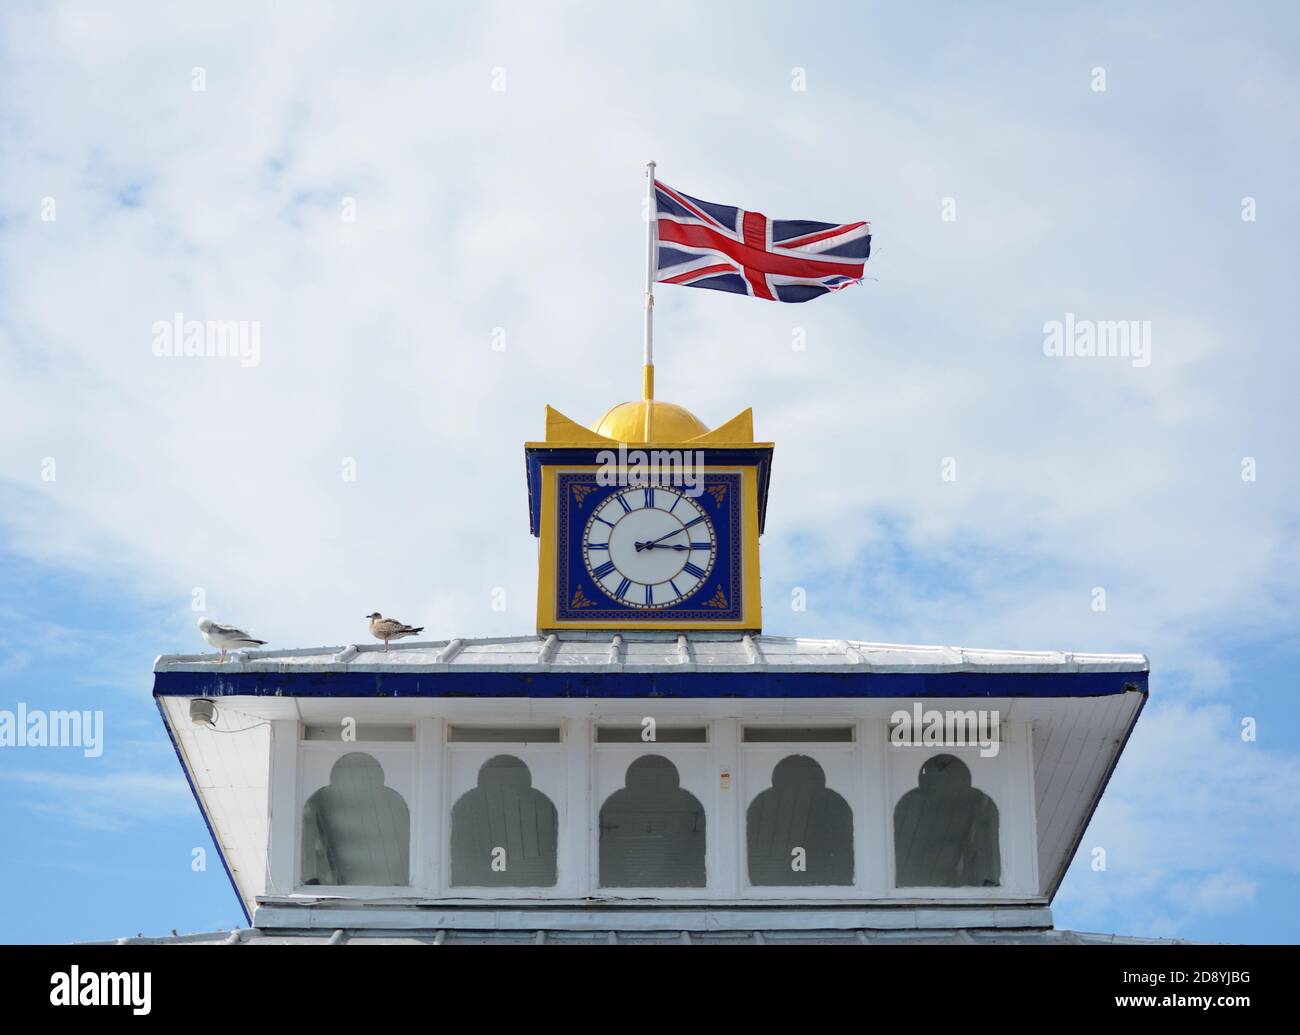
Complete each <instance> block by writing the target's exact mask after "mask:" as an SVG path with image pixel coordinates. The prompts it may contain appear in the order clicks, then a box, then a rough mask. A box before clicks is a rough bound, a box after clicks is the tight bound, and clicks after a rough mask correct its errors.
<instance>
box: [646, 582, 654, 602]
mask: <svg viewBox="0 0 1300 1035" xmlns="http://www.w3.org/2000/svg"><path fill="white" fill-rule="evenodd" d="M645 602H646V603H647V604H653V603H654V602H655V591H654V586H646V588H645Z"/></svg>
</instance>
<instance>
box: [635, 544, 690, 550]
mask: <svg viewBox="0 0 1300 1035" xmlns="http://www.w3.org/2000/svg"><path fill="white" fill-rule="evenodd" d="M636 548H637V549H638V550H677V551H678V552H680V551H682V550H689V549H690V547H689V546H681V545H677V546H667V545H663V546H661V545H658V544H656V543H637V544H636Z"/></svg>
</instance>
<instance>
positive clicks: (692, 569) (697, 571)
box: [683, 561, 704, 579]
mask: <svg viewBox="0 0 1300 1035" xmlns="http://www.w3.org/2000/svg"><path fill="white" fill-rule="evenodd" d="M683 571H685V572H686V574H687V575H694V576H695V577H696V578H697V579H702V578H704V569H703V568H697V567H696V566H695V565H694V564H692V563H691V562H690V561H687V562H686V567H685V568H684V569H683Z"/></svg>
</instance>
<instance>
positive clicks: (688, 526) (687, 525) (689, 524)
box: [682, 514, 704, 528]
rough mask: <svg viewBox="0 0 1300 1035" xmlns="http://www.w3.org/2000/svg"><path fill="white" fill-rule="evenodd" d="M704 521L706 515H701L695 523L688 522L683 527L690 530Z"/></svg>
mask: <svg viewBox="0 0 1300 1035" xmlns="http://www.w3.org/2000/svg"><path fill="white" fill-rule="evenodd" d="M703 520H704V515H703V514H701V515H700V516H699V517H697V518H696V519H695V520H694V521H688V522H686V524H685V525H683V526H682V527H683V528H690V527H691V526H692V525H698V524H699V523H700V522H701V521H703Z"/></svg>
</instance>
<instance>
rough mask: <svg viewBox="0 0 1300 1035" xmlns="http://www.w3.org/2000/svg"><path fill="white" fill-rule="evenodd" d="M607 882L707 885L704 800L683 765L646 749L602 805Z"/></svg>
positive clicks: (603, 881)
mask: <svg viewBox="0 0 1300 1035" xmlns="http://www.w3.org/2000/svg"><path fill="white" fill-rule="evenodd" d="M600 886H601V887H602V888H702V887H704V886H705V874H704V806H703V805H701V804H700V802H699V799H698V798H696V797H695V795H693V794H691V793H690V791H687V790H684V789H683V788H682V786H681V779H680V777H679V776H678V773H677V767H676V766H675V765H673V764H672V762H670V761H668V759H666V758H664V757H663V756H662V755H643V756H642V757H641V758H638V759H637V760H636V761H635V762H633V763H632V764H631V765H630V766H629V767H628V770H627V780H626V786H624V788H623V789H622V790H620V791H615V792H614V793H613V794H611V795H610V796H609V797H608V798H606V799H605V804H604V805H602V806H601V809H600Z"/></svg>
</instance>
